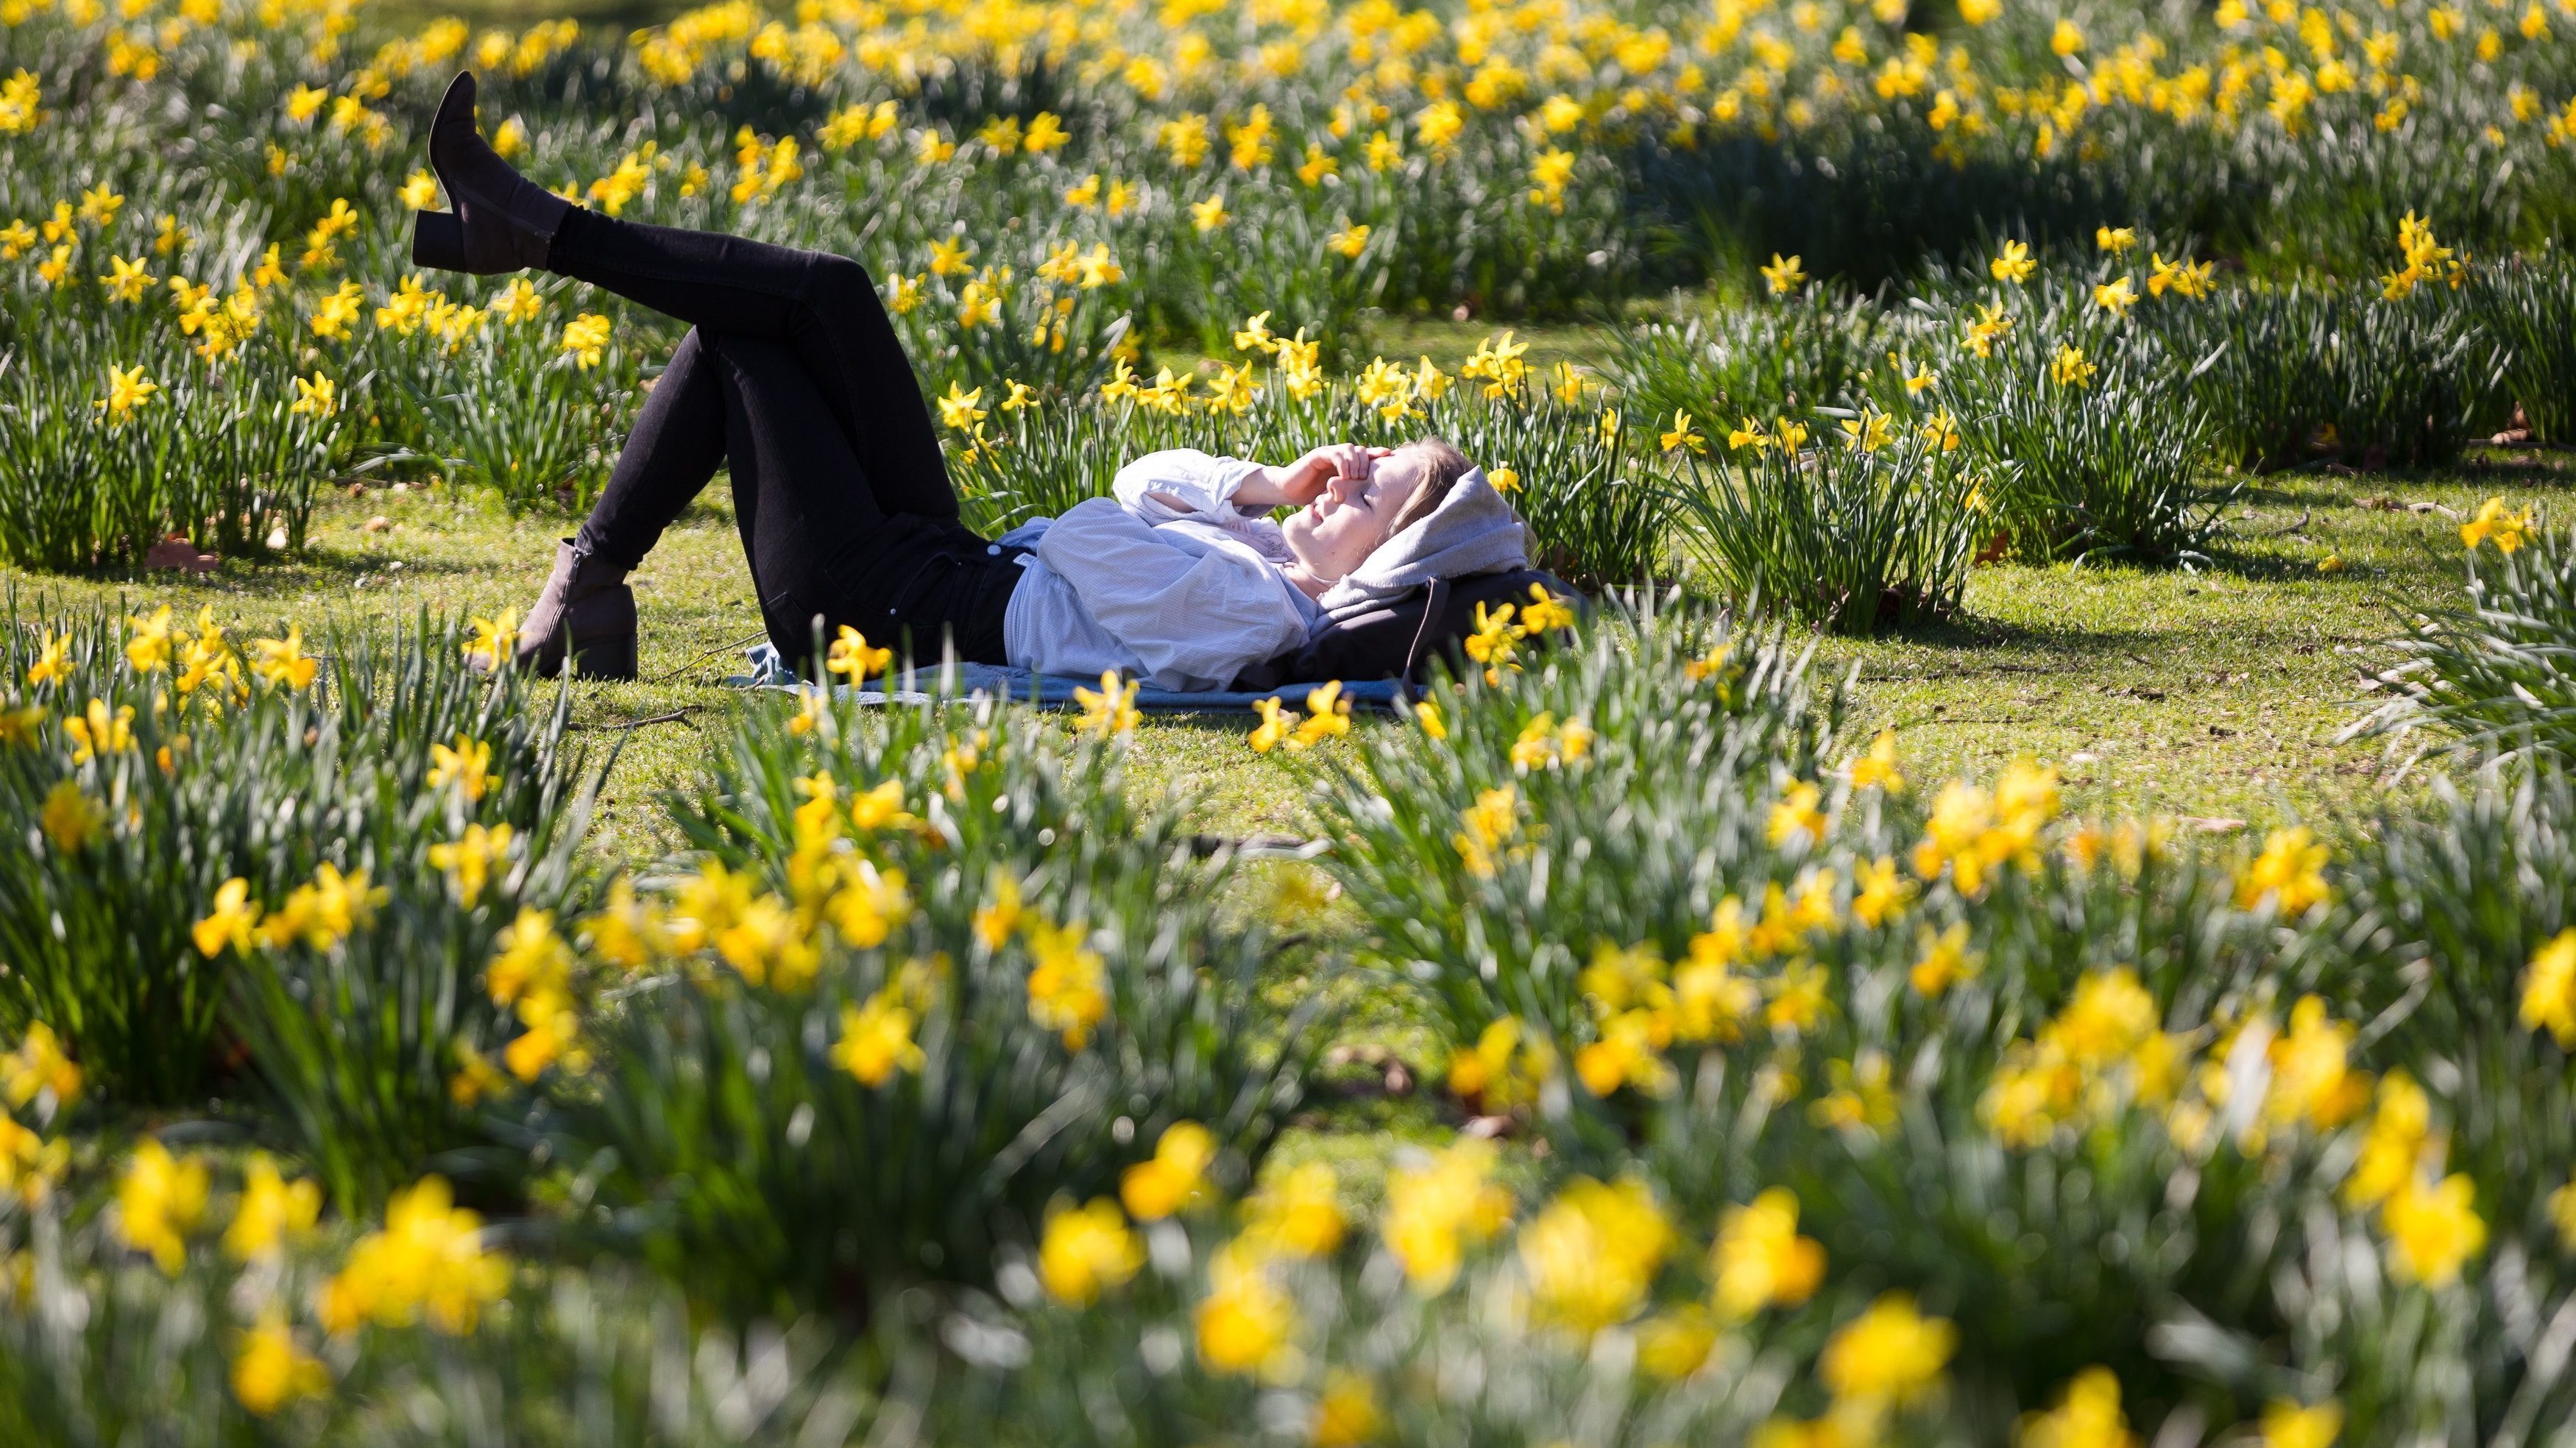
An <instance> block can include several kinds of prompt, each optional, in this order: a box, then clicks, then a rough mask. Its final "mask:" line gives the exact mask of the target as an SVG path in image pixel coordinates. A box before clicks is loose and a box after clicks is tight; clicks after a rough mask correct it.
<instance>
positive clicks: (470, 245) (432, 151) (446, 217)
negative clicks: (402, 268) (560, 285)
mask: <svg viewBox="0 0 2576 1448" xmlns="http://www.w3.org/2000/svg"><path fill="white" fill-rule="evenodd" d="M429 165H430V169H431V170H433V171H436V172H437V173H438V181H439V184H440V185H442V186H444V187H446V188H447V199H448V201H449V203H450V204H451V205H453V206H454V207H455V208H456V209H455V210H454V211H415V212H413V213H412V217H411V223H412V224H411V260H412V265H414V266H420V267H435V268H438V269H440V270H442V271H461V272H473V273H475V274H476V275H478V276H493V275H496V274H498V273H501V272H513V271H520V270H524V269H526V268H529V267H539V268H542V267H543V266H544V265H545V264H546V252H547V249H548V248H549V247H551V246H552V245H553V244H554V236H555V228H556V227H557V226H560V225H562V224H563V219H564V217H565V216H567V215H569V214H570V213H571V211H572V203H571V202H569V201H566V200H564V199H563V198H562V197H560V196H557V195H555V194H554V193H553V192H551V191H548V190H546V189H545V188H544V187H542V186H539V185H538V184H536V183H535V182H533V181H530V180H529V179H528V178H527V177H525V176H522V175H520V174H519V173H518V171H517V170H515V169H513V168H512V167H511V165H510V163H509V162H507V161H504V160H502V159H501V156H500V153H499V152H497V151H494V150H493V149H492V148H491V146H490V145H488V144H486V143H485V141H484V139H483V136H482V133H480V132H479V131H477V130H476V129H475V128H474V72H472V71H470V70H468V71H460V72H458V73H457V76H456V79H454V80H452V81H450V82H448V85H447V94H446V95H445V96H444V97H442V98H441V99H440V100H439V103H438V115H437V117H436V118H435V119H433V120H432V121H431V122H430V125H429Z"/></svg>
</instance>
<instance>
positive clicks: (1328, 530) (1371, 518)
mask: <svg viewBox="0 0 2576 1448" xmlns="http://www.w3.org/2000/svg"><path fill="white" fill-rule="evenodd" d="M1424 471H1425V469H1424V466H1423V461H1422V456H1421V454H1420V453H1418V452H1416V451H1415V450H1413V449H1411V448H1397V449H1396V450H1395V451H1394V452H1391V453H1388V454H1387V455H1386V456H1384V457H1382V458H1377V459H1375V460H1373V461H1372V462H1371V463H1370V464H1369V473H1368V476H1367V477H1364V478H1344V477H1336V478H1333V479H1332V480H1331V481H1329V482H1327V483H1326V484H1325V485H1324V493H1323V496H1321V497H1319V498H1317V499H1316V500H1315V501H1313V502H1311V503H1309V504H1307V505H1306V506H1305V507H1303V508H1300V509H1298V510H1297V512H1296V514H1295V516H1293V517H1291V518H1290V519H1289V520H1288V521H1287V523H1286V524H1285V525H1284V531H1285V532H1286V533H1287V535H1288V551H1289V552H1291V553H1294V554H1296V555H1297V561H1298V562H1299V563H1301V564H1303V565H1305V568H1306V571H1307V572H1308V573H1311V574H1313V575H1314V576H1316V577H1317V578H1320V579H1323V580H1324V581H1325V582H1327V583H1333V582H1339V581H1340V580H1341V579H1342V578H1344V577H1346V576H1348V575H1349V573H1350V571H1351V570H1352V569H1354V568H1357V567H1359V566H1360V564H1361V562H1362V561H1363V560H1365V559H1366V558H1367V557H1368V556H1369V554H1370V553H1371V552H1373V551H1375V550H1376V548H1377V545H1379V544H1380V543H1383V542H1385V541H1386V538H1387V533H1388V531H1389V526H1388V525H1390V524H1391V523H1393V522H1394V521H1395V515H1396V514H1398V513H1401V512H1403V511H1404V505H1405V504H1406V503H1407V502H1410V501H1411V500H1412V498H1413V490H1414V489H1415V488H1417V487H1419V486H1421V484H1422V475H1423V473H1424Z"/></svg>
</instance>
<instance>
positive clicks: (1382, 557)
mask: <svg viewBox="0 0 2576 1448" xmlns="http://www.w3.org/2000/svg"><path fill="white" fill-rule="evenodd" d="M429 159H430V164H431V166H432V167H434V168H435V169H436V171H437V172H438V177H439V180H440V182H441V183H442V184H443V185H444V186H445V187H446V190H447V195H448V198H449V200H450V202H451V204H452V205H453V206H454V208H455V210H454V211H453V212H452V213H437V212H422V213H419V214H418V215H417V216H416V217H415V218H414V228H413V237H412V260H413V261H414V262H415V263H416V264H418V265H421V266H426V267H441V268H446V269H449V270H455V271H467V272H476V273H481V274H486V275H489V274H492V273H498V272H506V271H515V270H518V269H520V268H524V267H539V268H543V269H545V270H548V271H553V272H556V273H559V274H561V275H564V276H569V277H575V278H578V279H580V280H582V281H585V282H588V283H590V284H591V285H593V286H596V287H601V288H604V289H606V290H608V291H611V292H615V293H617V294H618V295H619V296H622V297H625V298H627V299H628V300H630V301H633V302H636V303H639V304H641V305H643V306H647V307H651V308H653V309H655V310H656V311H660V312H663V313H665V314H667V315H669V316H672V317H675V318H677V319H679V320H680V321H683V322H687V323H689V324H691V326H692V328H693V330H691V331H690V332H689V334H688V335H687V336H685V337H683V338H682V339H681V340H680V344H679V347H678V348H677V349H676V350H675V351H674V352H673V353H672V355H671V360H670V364H669V366H668V367H667V368H666V369H665V370H664V371H663V373H662V376H661V379H660V381H659V382H658V383H657V384H656V385H655V386H654V388H653V391H652V395H651V397H650V398H649V400H647V402H646V403H645V405H644V409H643V412H642V414H641V416H639V417H638V418H637V419H636V424H635V431H634V433H633V435H632V436H631V437H629V438H628V439H627V442H626V447H625V449H624V451H623V452H621V453H620V454H619V455H618V459H617V465H616V468H615V470H614V471H613V472H612V473H611V475H610V477H609V481H608V486H607V488H606V490H605V491H604V492H603V493H602V494H601V496H600V499H599V503H598V506H596V507H595V508H593V509H592V511H591V514H590V517H589V519H588V520H587V521H585V522H584V523H583V524H582V527H581V530H580V532H579V534H578V535H577V536H575V537H573V538H571V539H568V540H566V541H565V542H564V544H563V545H562V547H561V549H560V550H559V551H558V552H557V554H556V557H555V568H554V573H553V576H552V577H550V578H548V579H547V581H546V586H545V591H544V593H542V594H541V595H540V596H539V597H538V599H537V602H536V605H535V607H533V608H532V609H530V610H529V613H528V617H527V621H526V624H525V627H524V630H523V632H522V635H521V637H522V639H523V642H522V644H521V646H520V654H519V657H520V662H521V663H522V664H523V665H525V666H527V667H531V668H534V669H537V670H539V671H540V672H544V673H549V674H550V673H552V672H554V671H555V670H556V669H557V668H560V667H561V666H562V665H563V663H564V661H565V660H566V658H567V657H569V658H570V659H571V661H572V662H573V665H574V668H575V670H576V672H579V673H582V674H585V675H589V676H593V677H605V678H632V677H634V674H635V649H636V644H635V600H634V594H633V593H632V592H631V591H630V590H629V589H628V587H627V586H626V583H625V578H626V575H627V573H628V572H629V571H630V570H632V569H633V568H634V567H635V566H636V565H637V564H638V563H640V562H641V561H642V560H643V557H644V555H645V554H646V553H647V552H648V551H650V550H651V548H652V547H653V544H654V541H655V540H656V539H658V538H659V537H660V536H661V533H662V530H663V529H664V528H665V527H668V526H669V525H670V523H671V522H672V520H674V519H675V518H677V517H678V516H679V515H680V511H681V510H682V509H683V508H685V507H686V506H687V505H688V503H689V500H690V499H692V498H694V497H696V496H697V495H698V493H699V491H700V490H701V489H703V488H704V487H705V486H706V485H707V483H708V482H709V481H710V480H711V479H712V478H713V477H714V476H715V471H716V469H717V468H718V467H719V466H725V465H730V467H731V469H732V475H733V498H734V514H735V518H736V521H737V523H738V524H739V526H740V528H741V531H742V541H743V550H744V552H745V553H746V554H747V555H748V557H749V560H750V565H751V575H752V581H753V584H754V586H755V588H756V589H757V590H758V592H759V597H760V608H761V618H762V622H763V623H764V624H765V625H766V626H767V628H768V630H769V637H770V639H771V640H772V641H773V642H774V643H775V644H776V645H777V646H778V648H779V650H780V652H781V653H783V654H785V655H786V656H788V657H789V658H791V659H802V658H805V657H807V656H808V655H809V654H810V652H811V650H812V649H813V647H814V641H815V638H816V636H817V625H818V623H819V625H820V630H821V632H822V634H823V635H825V636H832V635H835V634H837V632H838V631H839V629H840V628H842V627H843V626H848V627H851V628H855V629H857V630H858V631H859V632H861V633H862V634H864V635H866V636H868V637H869V638H872V639H876V640H880V641H886V642H896V641H905V640H908V641H909V642H910V643H911V644H912V645H914V646H915V647H917V648H919V649H921V650H922V651H923V652H924V653H925V654H927V653H930V652H932V651H935V650H936V649H937V648H938V647H939V646H940V644H941V642H942V641H943V640H944V641H945V643H946V645H947V647H948V648H949V649H951V650H953V652H954V654H955V656H956V657H957V658H959V659H961V660H965V661H969V662H975V663H986V664H1012V665H1017V666H1020V667H1023V668H1028V669H1033V670H1037V671H1039V672H1042V673H1053V674H1068V675H1080V676H1085V677H1088V676H1092V675H1096V674H1099V673H1100V672H1102V671H1103V670H1116V671H1119V672H1121V673H1126V674H1132V675H1135V676H1138V677H1141V678H1143V679H1145V680H1147V681H1149V682H1151V683H1153V684H1155V685H1156V686H1158V687H1162V688H1169V689H1221V688H1224V687H1226V686H1227V685H1228V684H1230V683H1233V682H1234V681H1236V680H1237V678H1238V677H1240V676H1242V675H1243V674H1244V673H1245V671H1246V670H1248V669H1253V668H1255V667H1256V666H1261V665H1265V664H1268V663H1271V662H1272V661H1275V660H1279V659H1281V658H1283V657H1284V656H1293V655H1297V654H1298V653H1299V651H1300V650H1301V649H1305V648H1307V647H1308V646H1309V645H1310V644H1311V643H1312V641H1313V640H1315V639H1316V638H1317V637H1318V636H1320V635H1324V634H1327V633H1329V632H1331V631H1332V630H1334V629H1336V628H1337V627H1340V626H1341V625H1343V624H1346V623H1349V622H1350V621H1352V620H1355V619H1359V618H1361V617H1363V616H1375V615H1383V614H1385V613H1386V612H1387V610H1388V608H1389V605H1390V604H1392V603H1394V602H1396V601H1398V600H1401V599H1404V598H1406V597H1407V596H1409V595H1411V594H1414V593H1417V592H1420V591H1422V590H1424V589H1425V588H1426V587H1427V586H1429V585H1431V584H1433V583H1435V582H1437V581H1441V580H1447V579H1454V578H1460V577H1466V576H1469V575H1479V576H1482V575H1495V574H1508V573H1511V572H1513V571H1517V570H1525V569H1526V568H1527V562H1528V558H1527V551H1528V548H1527V535H1526V530H1525V528H1524V526H1523V524H1522V523H1521V520H1520V517H1519V515H1518V514H1516V513H1514V512H1513V511H1512V508H1511V505H1510V504H1509V503H1507V502H1505V501H1504V500H1503V497H1502V495H1501V494H1500V493H1498V492H1496V491H1495V490H1494V488H1493V487H1492V486H1491V485H1489V484H1488V483H1487V482H1486V481H1485V476H1484V474H1483V473H1482V472H1481V471H1480V470H1478V469H1477V468H1476V467H1474V466H1473V465H1471V464H1470V463H1469V462H1468V460H1467V459H1466V458H1465V457H1463V456H1461V455H1460V454H1459V452H1458V450H1457V449H1456V448H1454V447H1452V446H1450V445H1449V444H1447V443H1445V442H1442V441H1440V440H1438V439H1433V438H1426V439H1423V440H1421V441H1418V442H1414V443H1410V444H1407V445H1406V446H1404V447H1400V448H1393V449H1388V448H1374V447H1361V446H1358V445H1356V444H1341V445H1336V446H1330V447H1321V448H1317V449H1315V450H1314V451H1312V452H1310V453H1308V454H1306V455H1305V456H1304V457H1302V458H1299V459H1298V460H1297V461H1295V462H1293V463H1290V464H1288V465H1287V466H1285V467H1267V466H1264V465H1262V464H1259V463H1254V462H1245V461H1242V460H1239V459H1234V458H1221V457H1211V456H1209V455H1208V454H1205V453H1201V452H1195V451H1188V450H1180V451H1171V452H1159V453H1154V454H1151V455H1149V456H1146V457H1143V458H1140V459H1137V460H1136V461H1134V462H1132V463H1129V464H1128V465H1127V466H1126V467H1125V468H1124V469H1122V470H1121V471H1120V472H1119V474H1118V478H1117V483H1116V496H1115V497H1114V498H1095V499H1092V500H1090V501H1087V502H1084V503H1082V504H1079V505H1077V506H1076V507H1074V508H1073V509H1071V510H1070V511H1068V512H1067V513H1065V514H1064V516H1062V517H1060V518H1054V519H1044V520H1040V521H1038V522H1036V523H1031V524H1028V525H1024V526H1023V527H1021V528H1019V529H1016V530H1014V531H1013V532H1011V533H1010V534H1008V535H1006V536H1004V537H1003V538H1000V539H997V540H988V539H985V538H983V537H981V536H979V535H977V534H976V533H974V532H973V531H971V530H969V529H968V528H967V527H966V526H965V525H964V524H963V523H961V522H960V521H959V518H958V509H957V494H956V491H955V489H954V488H953V487H952V486H951V485H950V483H949V480H948V470H947V466H946V464H945V462H944V461H943V460H942V458H941V456H940V450H939V438H938V434H937V432H936V431H935V430H934V428H933V426H932V424H931V419H930V409H929V408H928V406H927V405H926V404H925V403H924V402H923V400H922V394H921V387H920V384H919V383H918V381H917V380H916V379H915V378H914V376H913V372H912V366H911V363H910V360H909V359H908V358H906V357H905V355H904V352H903V346H902V343H901V342H900V341H899V340H898V339H897V338H896V336H895V333H894V328H893V325H892V324H891V323H890V322H889V321H888V320H887V318H886V314H885V309H884V307H883V306H882V305H881V304H880V303H879V301H878V299H877V293H876V286H875V283H874V282H873V281H872V280H871V279H870V277H869V275H868V272H867V269H866V268H865V267H862V266H860V265H859V264H858V263H857V262H854V261H851V260H849V259H848V258H846V257H839V256H829V255H825V254H822V253H818V252H804V251H791V250H788V249H786V248H783V247H776V246H770V245H766V244H764V243H761V242H757V241H750V240H746V239H744V238H741V237H735V236H725V235H719V234H716V233H710V232H694V231H679V230H674V229H671V228H668V227H659V226H645V225H638V224H635V223H630V222H623V221H618V220H615V219H613V218H611V217H607V216H603V215H600V214H598V213H596V212H592V211H588V210H584V209H583V208H581V207H578V206H575V205H573V204H572V203H570V202H567V201H565V200H563V199H562V198H560V197H557V196H554V195H551V194H549V193H548V192H547V191H545V190H544V189H543V188H542V187H539V186H537V185H535V184H533V183H531V182H529V181H528V180H526V179H525V178H524V177H522V176H520V175H519V174H518V173H517V172H516V171H514V170H512V169H511V167H510V166H509V164H508V163H507V162H505V161H503V160H502V159H501V158H500V156H499V155H497V154H496V153H494V152H493V150H492V149H491V147H490V146H488V145H486V144H485V143H484V141H483V138H482V137H481V135H479V134H478V133H477V132H476V130H475V124H474V78H473V76H472V75H471V74H470V73H469V74H464V75H459V76H458V77H457V78H456V80H455V82H454V83H453V84H451V85H450V86H449V87H448V90H447V95H446V97H445V98H444V99H443V100H442V101H441V102H440V103H439V108H438V114H437V117H436V119H435V120H434V121H433V122H432V124H431V128H430V138H429ZM1282 507H1293V508H1296V509H1297V510H1298V511H1297V512H1296V513H1295V514H1294V515H1293V516H1291V517H1290V518H1289V519H1288V520H1287V522H1286V523H1285V524H1284V525H1283V524H1280V523H1275V522H1272V521H1271V520H1270V518H1269V517H1268V516H1267V515H1268V514H1269V513H1270V512H1271V511H1272V510H1274V509H1277V508H1282ZM1521 591H1523V592H1526V588H1525V586H1524V587H1523V588H1522V589H1521ZM1435 596H1436V595H1435ZM1434 611H1435V612H1436V611H1437V610H1434ZM1423 633H1424V631H1423V630H1422V629H1420V628H1414V629H1413V630H1412V635H1413V641H1414V643H1415V644H1416V646H1417V647H1416V649H1415V650H1414V651H1410V652H1407V653H1406V654H1405V656H1404V660H1403V663H1401V664H1399V665H1398V666H1397V667H1395V668H1391V669H1388V670H1385V671H1384V672H1399V671H1401V669H1402V668H1404V667H1409V666H1410V664H1411V662H1412V660H1413V657H1414V655H1415V653H1418V645H1419V641H1420V638H1421V637H1422V635H1423ZM1277 672H1278V671H1277V669H1276V668H1273V669H1272V670H1271V673H1272V675H1274V676H1275V675H1276V673H1277ZM1276 681H1277V680H1276V679H1275V678H1274V679H1273V682H1276ZM1263 686H1264V687H1266V686H1267V685H1266V684H1265V685H1263Z"/></svg>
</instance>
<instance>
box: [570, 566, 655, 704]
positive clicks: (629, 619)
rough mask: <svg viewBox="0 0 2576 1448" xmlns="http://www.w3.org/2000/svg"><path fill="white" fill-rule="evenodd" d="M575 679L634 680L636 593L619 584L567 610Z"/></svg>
mask: <svg viewBox="0 0 2576 1448" xmlns="http://www.w3.org/2000/svg"><path fill="white" fill-rule="evenodd" d="M565 621H566V623H568V624H569V625H570V626H571V629H572V647H571V653H572V658H571V660H570V662H571V665H572V673H573V677H574V678H576V679H618V680H628V679H632V678H634V677H635V637H636V633H637V628H636V617H635V591H634V590H633V589H631V588H629V587H627V586H626V585H625V584H623V583H620V584H616V585H613V586H611V587H608V588H605V589H602V590H601V591H599V592H597V593H594V594H592V595H590V596H589V597H587V598H584V599H582V600H580V601H578V602H576V603H574V604H573V605H572V607H571V609H570V610H569V611H568V616H567V618H566V620H565Z"/></svg>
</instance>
